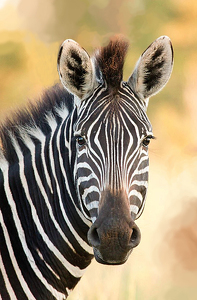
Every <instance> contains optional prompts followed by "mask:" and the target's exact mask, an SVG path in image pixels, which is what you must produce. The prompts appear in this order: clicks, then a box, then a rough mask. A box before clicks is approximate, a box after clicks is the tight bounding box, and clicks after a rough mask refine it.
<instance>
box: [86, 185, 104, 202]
mask: <svg viewBox="0 0 197 300" xmlns="http://www.w3.org/2000/svg"><path fill="white" fill-rule="evenodd" d="M93 192H95V193H98V194H99V195H100V191H99V189H98V188H97V187H96V186H94V185H92V186H90V187H89V188H87V189H85V190H84V192H83V195H82V197H83V199H85V198H86V197H87V195H88V194H90V193H93Z"/></svg>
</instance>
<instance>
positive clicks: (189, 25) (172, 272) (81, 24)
mask: <svg viewBox="0 0 197 300" xmlns="http://www.w3.org/2000/svg"><path fill="white" fill-rule="evenodd" d="M116 33H121V34H123V35H124V36H125V37H126V38H128V39H129V40H130V48H129V52H128V55H127V59H126V63H125V70H124V77H125V80H126V79H127V78H128V77H129V76H130V74H131V72H132V70H133V68H134V65H135V63H136V61H137V59H138V57H139V56H140V54H141V53H142V52H143V51H144V50H145V49H146V47H147V46H148V45H149V44H150V43H151V42H152V41H153V40H155V39H156V38H157V37H159V36H160V35H168V36H169V37H170V38H171V40H172V43H173V47H174V52H175V64H174V70H173V73H172V76H171V79H170V81H169V83H168V84H167V86H166V87H165V88H164V90H163V91H162V92H161V93H159V94H158V95H156V96H154V97H153V98H152V99H151V100H150V102H149V103H150V104H149V108H148V116H149V119H150V120H151V123H152V125H153V132H154V135H155V136H156V137H157V139H156V140H154V141H152V143H151V146H150V180H149V190H148V197H147V203H146V207H145V210H144V213H143V214H142V216H141V217H140V219H139V220H138V221H137V224H138V226H139V227H140V229H141V232H142V241H141V243H140V245H139V246H138V248H136V249H135V250H134V251H133V253H132V255H131V256H130V259H129V260H128V262H127V263H126V264H124V265H123V266H118V267H117V266H116V267H109V266H102V265H99V264H98V263H96V262H95V261H94V262H93V263H92V264H91V266H90V267H89V268H88V270H87V271H86V273H85V275H84V277H83V278H82V280H81V281H80V283H79V284H78V285H77V287H76V289H75V290H74V292H73V293H71V295H70V298H69V299H71V300H105V299H113V300H130V299H131V300H153V299H154V300H157V299H158V300H163V299H166V300H183V299H189V300H196V299H197V100H196V99H195V98H196V94H197V1H195V0H187V1H184V0H166V1H159V0H147V1H145V0H96V1H90V0H72V1H68V0H34V1H32V0H0V119H1V120H3V119H4V118H5V117H6V116H7V115H9V114H10V112H11V111H12V110H15V109H16V108H17V107H21V106H23V105H24V104H25V103H27V101H28V100H29V99H32V98H35V97H37V95H39V93H41V92H42V90H43V89H44V88H47V87H48V86H51V85H53V84H54V83H56V82H58V81H59V79H58V74H57V70H56V57H57V53H58V49H59V45H60V44H61V43H62V41H63V40H64V39H67V38H72V39H74V40H76V41H77V42H78V43H80V44H81V45H82V46H83V47H84V48H85V49H86V50H87V51H88V52H89V53H90V54H91V53H92V52H93V51H94V49H95V48H96V47H98V46H100V45H105V44H106V43H107V41H108V39H109V37H110V36H112V35H113V34H116Z"/></svg>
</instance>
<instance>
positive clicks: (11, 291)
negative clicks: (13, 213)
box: [0, 211, 21, 300]
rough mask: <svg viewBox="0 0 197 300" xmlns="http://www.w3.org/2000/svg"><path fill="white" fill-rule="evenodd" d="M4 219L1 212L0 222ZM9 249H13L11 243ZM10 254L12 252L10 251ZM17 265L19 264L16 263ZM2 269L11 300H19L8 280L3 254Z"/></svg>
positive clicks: (0, 262) (0, 258)
mask: <svg viewBox="0 0 197 300" xmlns="http://www.w3.org/2000/svg"><path fill="white" fill-rule="evenodd" d="M2 218H3V216H2V214H1V211H0V221H1V220H2ZM5 234H6V233H5V231H4V235H5ZM7 234H8V233H7ZM8 247H9V248H10V247H11V244H10V243H9V244H8ZM8 251H9V250H8ZM9 253H10V251H9ZM12 253H13V251H12ZM10 258H11V260H12V265H13V266H14V264H13V259H12V256H10ZM16 264H17V263H16ZM0 269H1V273H2V275H3V279H4V282H5V286H6V289H7V292H8V294H9V296H10V298H11V299H12V300H17V298H16V295H15V293H14V290H13V288H12V286H11V284H10V281H9V278H8V276H7V273H6V270H5V268H4V264H3V260H2V257H1V254H0ZM15 269H16V268H15ZM18 269H19V268H18ZM20 275H21V274H20ZM0 299H2V298H1V295H0Z"/></svg>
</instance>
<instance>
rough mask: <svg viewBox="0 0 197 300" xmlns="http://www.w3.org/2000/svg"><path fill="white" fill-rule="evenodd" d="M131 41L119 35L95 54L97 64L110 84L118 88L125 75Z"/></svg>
mask: <svg viewBox="0 0 197 300" xmlns="http://www.w3.org/2000/svg"><path fill="white" fill-rule="evenodd" d="M128 46H129V43H128V42H127V41H125V40H124V39H122V38H121V37H119V36H115V37H114V38H112V39H111V41H110V42H109V44H108V45H107V46H105V47H103V48H101V49H99V50H98V51H97V53H96V54H95V60H96V65H97V66H98V67H99V68H100V70H101V72H102V75H103V77H104V79H105V81H106V82H107V84H108V86H110V87H111V88H113V89H117V88H119V86H120V82H121V81H122V77H123V66H124V60H125V56H126V53H127V50H128Z"/></svg>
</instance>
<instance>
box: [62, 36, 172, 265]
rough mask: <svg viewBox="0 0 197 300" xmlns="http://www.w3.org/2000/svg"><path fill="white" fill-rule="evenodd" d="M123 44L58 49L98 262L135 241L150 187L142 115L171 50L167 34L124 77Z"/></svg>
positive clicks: (165, 74)
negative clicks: (94, 48) (73, 112)
mask: <svg viewBox="0 0 197 300" xmlns="http://www.w3.org/2000/svg"><path fill="white" fill-rule="evenodd" d="M127 48H128V43H127V42H125V41H123V40H121V39H119V38H116V39H114V40H111V42H110V43H109V45H108V46H106V47H104V48H101V49H100V50H98V51H97V52H96V53H95V55H94V56H93V57H92V58H90V57H89V55H88V54H87V52H86V51H85V50H84V49H83V48H81V47H80V46H79V44H77V43H76V42H74V41H73V40H66V41H65V42H64V43H63V44H62V46H61V48H60V52H59V56H58V71H59V75H60V79H61V82H62V84H63V85H64V86H65V87H66V89H68V90H69V91H70V92H71V93H72V94H74V101H75V104H76V106H77V111H78V117H77V121H76V124H75V128H74V136H75V140H76V167H75V171H74V173H75V178H76V187H77V191H78V197H79V202H80V207H81V210H82V211H83V214H84V215H85V216H86V218H87V219H90V220H91V221H92V225H91V227H90V229H89V231H88V240H89V243H90V244H91V245H92V246H93V249H94V255H95V258H96V260H97V261H98V262H100V263H103V264H122V263H124V262H125V261H126V260H127V258H128V256H129V254H130V252H131V251H132V249H133V248H134V247H136V246H137V245H138V244H139V242H140V236H141V235H140V230H139V228H138V227H137V225H136V224H135V220H136V219H137V218H138V217H139V216H140V215H141V213H142V211H143V208H144V204H145V198H146V193H147V186H148V168H149V159H148V144H149V143H150V140H151V139H153V138H154V136H153V133H152V127H151V124H150V122H149V120H148V117H147V115H146V109H147V106H148V100H149V98H150V97H151V96H152V95H154V94H156V93H157V92H158V91H160V90H161V89H162V88H163V87H164V85H165V84H166V83H167V81H168V79H169V77H170V74H171V71H172V65H173V50H172V45H171V42H170V39H169V38H168V37H166V36H162V37H160V38H158V39H157V40H156V41H155V42H153V43H152V44H151V45H150V46H149V47H148V48H147V49H146V50H145V51H144V52H143V54H142V55H141V57H140V58H139V60H138V62H137V64H136V67H135V69H134V72H133V73H132V75H131V76H130V78H129V80H128V81H127V82H124V81H122V75H123V64H124V58H125V54H126V52H127Z"/></svg>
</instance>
